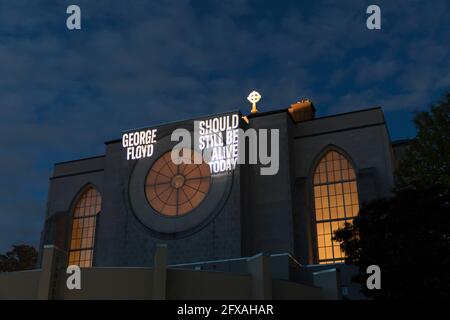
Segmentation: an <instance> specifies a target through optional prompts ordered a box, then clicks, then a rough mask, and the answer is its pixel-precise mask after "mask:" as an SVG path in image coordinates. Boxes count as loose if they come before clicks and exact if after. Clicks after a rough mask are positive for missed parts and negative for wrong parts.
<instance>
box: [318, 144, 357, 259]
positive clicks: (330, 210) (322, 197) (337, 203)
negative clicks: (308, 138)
mask: <svg viewBox="0 0 450 320" xmlns="http://www.w3.org/2000/svg"><path fill="white" fill-rule="evenodd" d="M314 201H315V213H316V227H317V247H318V253H319V263H321V264H324V263H335V262H343V261H344V253H343V252H342V251H341V249H340V246H339V243H338V242H335V241H333V240H332V237H333V232H334V231H335V230H337V229H339V228H341V227H342V226H343V225H344V223H345V222H351V221H352V220H353V217H355V216H356V215H357V214H358V211H359V203H358V190H357V186H356V176H355V170H354V169H353V166H352V165H351V163H350V162H349V161H348V160H347V158H345V157H344V156H343V155H342V154H341V153H339V152H337V151H334V150H331V151H328V152H327V153H326V154H325V155H324V156H323V158H322V159H321V160H320V162H319V164H318V165H317V167H316V170H315V172H314Z"/></svg>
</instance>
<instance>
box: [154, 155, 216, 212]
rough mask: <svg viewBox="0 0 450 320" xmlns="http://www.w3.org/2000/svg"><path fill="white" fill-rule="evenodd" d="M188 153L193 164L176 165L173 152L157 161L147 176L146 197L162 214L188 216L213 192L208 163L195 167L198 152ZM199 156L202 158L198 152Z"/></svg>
mask: <svg viewBox="0 0 450 320" xmlns="http://www.w3.org/2000/svg"><path fill="white" fill-rule="evenodd" d="M187 153H188V154H190V156H191V159H189V160H190V161H191V164H185V163H181V164H179V165H176V164H174V163H173V162H172V159H171V151H169V152H167V153H165V154H164V155H162V156H161V157H160V158H159V159H158V160H156V161H155V163H154V164H153V166H152V167H151V168H150V171H149V172H148V174H147V178H146V181H145V195H146V197H147V201H148V202H149V204H150V206H151V207H152V208H153V209H154V210H155V211H157V212H158V213H161V214H163V215H166V216H181V215H185V214H187V213H188V212H190V211H192V210H193V209H195V208H196V207H198V206H199V205H200V203H202V201H203V200H204V198H205V197H206V194H207V193H208V191H209V188H210V184H211V173H210V169H209V166H208V164H206V163H205V162H202V163H201V164H195V163H194V155H195V153H196V152H195V151H192V150H189V151H188V152H187ZM197 157H201V155H199V154H198V153H197ZM186 160H187V159H186Z"/></svg>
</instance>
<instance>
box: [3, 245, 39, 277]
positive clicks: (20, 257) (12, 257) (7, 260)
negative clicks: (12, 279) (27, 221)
mask: <svg viewBox="0 0 450 320" xmlns="http://www.w3.org/2000/svg"><path fill="white" fill-rule="evenodd" d="M36 262H37V251H36V249H35V248H34V247H31V246H28V245H25V244H21V245H17V246H13V249H12V250H11V251H8V252H6V254H0V272H11V271H20V270H29V269H34V268H35V267H36Z"/></svg>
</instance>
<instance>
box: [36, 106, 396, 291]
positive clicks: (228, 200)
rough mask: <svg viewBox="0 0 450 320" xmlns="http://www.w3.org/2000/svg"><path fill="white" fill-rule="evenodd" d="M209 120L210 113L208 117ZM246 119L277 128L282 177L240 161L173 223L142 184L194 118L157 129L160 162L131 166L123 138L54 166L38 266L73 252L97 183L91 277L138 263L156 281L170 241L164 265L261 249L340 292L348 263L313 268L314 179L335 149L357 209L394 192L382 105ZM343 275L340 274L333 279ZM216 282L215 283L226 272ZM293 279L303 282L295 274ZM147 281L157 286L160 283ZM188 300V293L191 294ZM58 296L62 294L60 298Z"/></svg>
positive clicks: (275, 286) (278, 286) (261, 273)
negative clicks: (82, 203) (78, 224)
mask: <svg viewBox="0 0 450 320" xmlns="http://www.w3.org/2000/svg"><path fill="white" fill-rule="evenodd" d="M312 114H314V112H312ZM209 117H211V116H209ZM205 118H208V117H204V118H202V119H205ZM247 118H248V120H249V122H248V124H246V123H244V122H242V123H241V127H242V128H244V129H248V128H255V129H278V130H279V135H280V150H279V152H280V164H279V171H278V173H277V174H275V175H272V176H263V175H260V174H259V169H260V166H259V165H240V166H238V168H237V169H236V170H234V171H233V172H232V173H230V174H227V175H222V176H220V177H217V178H215V180H214V182H213V184H212V187H211V188H212V189H211V190H210V193H209V195H208V197H207V199H206V200H205V201H204V203H202V204H201V205H200V206H199V207H198V208H196V209H194V211H193V212H192V213H189V214H187V215H186V216H185V217H182V218H176V219H178V220H174V218H165V217H161V216H160V215H157V214H155V213H154V212H152V208H151V207H150V206H149V205H148V203H147V202H146V201H144V200H143V191H142V190H141V185H142V183H143V182H142V181H143V176H144V175H145V174H146V172H148V169H149V168H150V166H151V165H152V163H153V162H154V161H155V159H157V158H158V157H159V156H160V155H162V154H163V153H165V152H167V151H168V150H170V149H171V148H172V147H173V145H174V142H171V141H170V134H171V132H172V131H173V130H174V129H176V128H185V129H188V130H190V131H193V129H194V128H193V120H184V121H180V122H176V123H169V124H163V125H159V126H153V127H151V128H158V134H159V138H158V143H157V145H156V148H155V156H153V157H152V158H151V159H144V160H138V161H126V159H125V156H124V151H123V148H122V145H121V140H114V141H109V142H106V144H105V145H106V150H105V154H104V155H102V156H99V157H93V158H88V159H81V160H75V161H69V162H65V163H58V164H56V165H55V167H54V172H53V176H52V177H51V178H50V187H49V195H48V204H47V212H46V223H45V228H44V230H43V233H42V239H41V248H40V249H41V250H39V251H40V256H39V266H42V261H43V259H44V256H43V252H45V250H43V249H44V247H45V246H46V245H55V246H57V247H59V248H61V250H62V251H63V252H66V251H68V245H69V240H70V235H71V230H70V229H71V227H70V226H71V221H72V212H73V208H74V204H75V202H76V201H77V199H78V198H79V196H80V195H81V194H82V193H83V191H84V190H85V189H86V187H88V186H94V187H95V188H96V189H97V190H98V191H99V192H100V194H101V196H102V210H101V213H100V214H99V217H98V221H97V226H96V237H95V251H94V260H93V266H94V267H95V268H93V270H92V271H86V274H87V277H89V274H90V273H91V272H92V273H95V272H97V271H95V270H99V269H100V268H119V267H139V268H144V269H142V270H141V271H139V272H140V274H141V275H142V277H144V278H145V279H152V276H151V275H150V273H151V272H154V271H144V270H146V269H145V268H156V267H155V264H156V261H155V260H154V257H155V254H156V248H157V247H158V245H160V244H164V245H166V246H167V253H166V254H167V257H166V259H167V264H168V265H173V266H176V265H186V266H190V267H192V266H194V265H195V264H196V263H199V262H202V263H201V265H197V267H198V268H201V269H202V270H206V269H205V268H207V266H208V265H210V263H203V262H205V261H206V262H208V261H219V262H220V261H235V259H238V260H236V261H237V262H236V263H233V264H232V265H233V267H232V268H238V267H237V266H239V263H240V262H238V261H239V259H242V258H245V257H252V256H255V255H258V254H260V253H262V254H264V255H269V256H271V257H276V256H277V255H280V254H288V255H289V256H291V257H292V259H294V260H295V261H296V262H297V263H298V264H299V265H301V266H302V268H305V270H306V269H308V268H310V269H309V271H308V272H306V273H305V272H303V275H302V276H300V278H302V277H303V278H302V281H303V285H309V286H311V287H314V284H315V283H316V284H317V283H319V284H320V286H323V284H324V283H325V282H326V283H329V282H330V281H331V282H333V281H334V282H333V283H338V284H337V285H338V286H339V287H341V286H343V285H342V283H340V282H339V281H341V279H342V278H345V279H347V278H348V279H349V278H350V277H349V276H347V274H349V273H351V272H354V271H349V270H350V269H349V268H347V267H344V266H337V267H336V268H337V269H336V268H334V267H333V265H328V266H327V270H328V271H327V272H328V273H323V274H322V273H321V271H320V269H323V268H322V267H319V266H317V267H316V264H317V263H318V251H317V250H318V249H317V241H316V228H315V215H314V199H313V194H312V190H313V185H312V179H313V173H314V169H315V167H316V165H317V164H318V162H319V160H320V159H321V158H322V156H323V155H324V154H325V153H326V152H327V151H329V150H336V151H338V152H339V153H341V154H343V155H344V156H345V157H346V158H347V159H348V160H349V161H350V163H351V164H352V165H353V167H354V169H355V172H356V175H357V185H358V196H359V203H360V204H362V203H364V202H365V201H370V200H372V199H376V198H381V197H386V196H389V194H390V189H391V187H392V185H393V180H394V177H393V172H394V166H395V157H394V149H393V146H392V144H391V141H390V137H389V132H388V129H387V127H386V123H385V120H384V116H383V112H382V110H381V108H372V109H366V110H361V111H356V112H350V113H345V114H338V115H333V116H327V117H321V118H314V117H312V118H311V117H310V118H306V119H305V118H304V117H303V118H302V121H297V120H296V119H295V117H293V116H292V113H290V112H288V110H278V111H272V112H265V113H264V112H262V113H256V114H251V115H249V116H247ZM264 255H263V256H261V258H260V259H262V260H261V261H260V263H259V264H258V266H257V267H255V268H251V267H250V268H249V269H248V270H247V269H246V270H247V271H248V273H249V274H251V275H252V276H250V278H249V275H242V276H241V277H242V279H240V280H239V281H238V282H240V283H247V282H249V281H251V277H253V276H255V274H258V277H259V280H258V281H259V282H260V283H264V281H266V280H265V277H266V274H272V272H271V271H270V270H268V269H267V265H270V263H269V262H268V260H267V258H265V256H264ZM245 259H247V258H245ZM271 259H272V260H271V261H275V260H276V259H275V260H274V258H271ZM218 264H219V265H222V266H223V265H224V264H223V263H218ZM216 265H217V263H216ZM264 266H265V267H264ZM190 267H189V268H188V269H190ZM230 268H231V267H230ZM258 268H260V269H258ZM261 268H262V269H261ZM333 268H334V269H333ZM175 269H176V267H175ZM175 269H174V270H175ZM191 269H192V268H191ZM238 269H239V268H238ZM269 269H270V268H269ZM316 269H317V270H319V271H317V270H316ZM339 269H341V270H339ZM104 270H109V271H104V272H105V273H106V272H113V271H111V270H110V269H104ZM123 270H124V269H122V271H117V272H124V271H123ZM174 270H168V271H167V277H168V279H170V278H171V277H173V278H177V277H181V278H182V279H184V280H182V279H181V278H180V280H179V281H181V282H183V281H184V282H186V281H187V282H189V281H191V280H188V279H194V278H195V277H197V274H196V273H195V272H194V273H192V272H193V271H192V270H190V271H189V270H185V271H183V272H181V271H180V272H179V273H177V272H176V271H174ZM195 270H196V269H194V271H195ZM252 270H253V271H252ZM285 270H289V268H287V269H286V268H285ZM314 270H316V272H318V273H317V275H316V276H313V275H312V274H313V271H314ZM330 270H331V271H330ZM332 270H334V271H332ZM342 270H344V271H342ZM133 272H138V271H133ZM139 272H138V273H139ZM146 272H147V273H148V274H146ZM252 272H253V273H252ZM333 272H334V273H333ZM338 273H343V275H342V274H341V275H339V276H336V274H338ZM188 274H190V275H189V276H188ZM305 275H306V276H305ZM222 276H223V277H224V278H223V279H224V280H223V281H224V282H229V283H233V281H235V280H230V279H227V280H225V278H227V276H225V275H222ZM202 277H203V276H202ZM204 277H208V275H204ZM215 277H216V278H217V279H218V278H220V277H221V276H218V275H215ZM233 277H234V276H233ZM235 277H238V276H235ZM295 277H297V278H298V272H297V273H296V276H295ZM295 277H294V276H292V275H291V276H290V277H287V278H285V279H284V280H283V281H285V282H286V283H285V282H276V283H275V282H274V283H272V282H271V281H270V286H269V287H270V289H268V288H267V286H268V285H265V287H264V289H261V288H260V289H255V288H254V287H253V289H251V290H250V289H248V290H247V289H242V291H240V290H234V289H233V292H241V293H242V294H243V296H246V297H250V296H258V297H260V298H270V297H274V296H276V295H280V296H283V295H286V290H287V291H289V290H293V291H296V290H297V289H298V288H297V289H295V288H296V286H299V285H301V283H300V282H298V281H297V282H295ZM313 278H314V279H315V280H314V281H313V280H312V279H313ZM233 279H234V278H233ZM305 279H308V280H305ZM330 279H334V280H333V281H332V280H330ZM293 280H294V282H292V281H293ZM297 280H298V279H297ZM146 281H148V283H151V281H154V280H146ZM192 281H193V280H192ZM217 281H219V280H217ZM220 281H222V280H220ZM236 281H237V280H236ZM280 281H282V280H280ZM347 282H348V281H347ZM189 283H190V282H189ZM305 283H306V284H305ZM192 285H193V284H192ZM230 285H231V284H230ZM334 285H335V284H333V285H332V287H333V286H334ZM189 286H190V284H189V285H188V284H187V287H189ZM317 286H319V285H317ZM345 286H350V287H351V284H349V283H346V284H345ZM287 287H289V288H290V289H287ZM282 288H283V289H282ZM176 290H182V289H179V288H178V287H177V289H175V288H174V287H173V284H171V282H170V281H167V283H166V294H167V295H166V297H167V296H169V297H175V296H177V297H178V296H180V295H181V296H182V295H183V294H182V293H175V292H176ZM205 290H206V289H205ZM252 290H253V291H252ZM254 290H257V291H258V292H255V291H254ZM44 291H45V290H44ZM138 291H139V290H138ZM313 291H314V290H313ZM338 291H339V290H338ZM277 292H278V294H277ZM352 292H354V295H355V296H357V295H358V294H357V292H356V289H355V290H353V289H352ZM186 294H187V293H186ZM189 294H191V295H192V292H190V293H189ZM321 294H323V293H321ZM68 295H69V296H70V294H68ZM153 295H156V296H157V297H161V293H154V292H151V293H145V294H142V297H143V298H145V297H148V298H151V297H153ZM326 295H328V297H334V298H336V299H338V298H340V296H339V294H338V293H334V294H333V293H330V292H328V293H327V294H326ZM194 296H195V295H193V296H192V297H194ZM313 296H316V297H317V295H313ZM59 297H63V298H64V297H65V296H64V294H62V296H61V295H60V296H59ZM197 297H200V296H199V295H198V296H197ZM286 297H287V296H286Z"/></svg>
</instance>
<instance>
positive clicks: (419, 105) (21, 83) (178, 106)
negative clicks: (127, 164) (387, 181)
mask: <svg viewBox="0 0 450 320" xmlns="http://www.w3.org/2000/svg"><path fill="white" fill-rule="evenodd" d="M69 4H78V5H79V6H80V7H81V10H82V30H80V31H68V30H67V29H66V27H65V20H66V16H67V15H66V13H65V12H66V7H67V5H69ZM369 4H378V5H379V6H380V7H381V11H382V30H381V31H370V30H368V29H367V28H366V18H367V14H366V8H367V6H368V5H369ZM449 16H450V2H449V1H447V0H442V1H415V0H404V1H394V0H391V1H370V2H368V1H343V0H341V1H282V0H278V1H257V0H227V1H224V0H222V1H213V0H211V1H184V0H172V1H153V0H152V1H140V0H133V1H123V0H117V1H113V0H109V1H100V0H96V1H92V0H89V1H82V0H71V1H61V0H55V1H45V0H42V1H36V0H29V1H22V0H2V1H1V2H0V101H1V104H0V123H1V125H0V130H1V134H0V139H1V140H0V141H1V144H2V146H1V149H0V150H1V151H0V152H1V157H0V164H1V166H0V170H1V171H0V172H1V178H2V179H1V180H0V188H1V197H2V198H1V202H0V252H2V251H5V250H6V249H7V248H8V247H10V246H11V245H12V244H18V243H29V244H34V245H36V244H37V243H38V239H39V234H40V231H41V228H42V226H43V218H44V213H45V204H46V197H47V188H48V177H49V176H50V175H51V171H52V165H53V163H55V162H58V161H64V160H70V159H74V158H81V157H86V156H92V155H97V154H101V153H103V151H104V145H103V142H104V141H106V140H109V139H113V138H118V137H119V136H120V133H121V131H122V130H124V129H129V128H134V127H140V126H146V125H151V124H152V123H160V122H165V121H173V120H177V119H180V118H189V117H194V116H198V115H202V114H211V113H214V112H223V111H227V110H233V109H240V110H241V111H243V112H247V110H249V104H248V103H247V101H246V99H245V98H246V96H247V94H248V93H249V92H250V91H251V90H253V89H256V90H258V91H259V92H261V93H262V95H263V99H262V100H261V103H260V104H259V109H260V110H262V111H267V110H272V109H279V108H286V107H288V106H289V105H290V104H291V103H294V102H295V101H297V100H299V99H301V98H310V99H312V100H313V101H314V103H315V106H316V108H317V110H318V115H319V116H321V115H327V114H333V113H338V112H345V111H349V110H356V109H362V108H367V107H372V106H381V107H383V109H384V112H385V115H386V118H387V121H388V125H389V130H390V133H391V137H392V138H393V139H402V138H407V137H411V136H413V135H414V126H413V125H412V123H411V119H412V116H413V112H414V111H415V110H421V109H424V108H426V107H428V106H429V105H430V104H431V103H434V102H436V101H437V100H439V99H440V98H441V97H442V95H443V94H444V92H445V91H446V90H449V88H450V63H449V61H450V45H449V43H450V23H449V21H450V19H449Z"/></svg>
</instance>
